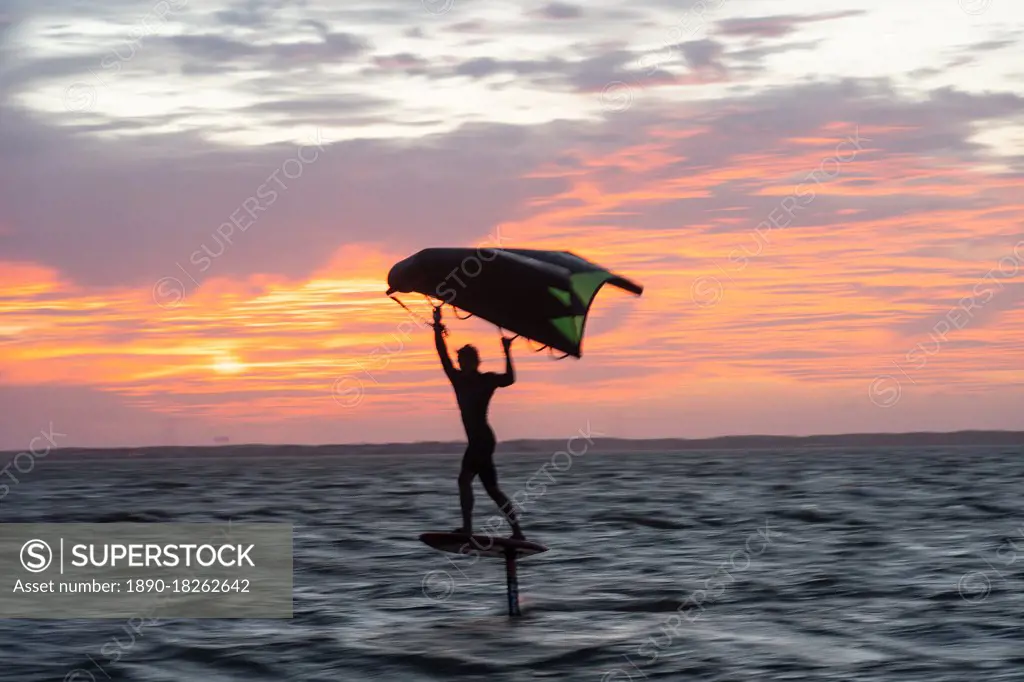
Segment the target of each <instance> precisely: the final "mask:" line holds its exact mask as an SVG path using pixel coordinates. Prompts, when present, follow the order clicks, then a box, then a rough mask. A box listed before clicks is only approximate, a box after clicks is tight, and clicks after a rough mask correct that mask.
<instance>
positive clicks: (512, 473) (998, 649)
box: [0, 448, 1024, 682]
mask: <svg viewBox="0 0 1024 682" xmlns="http://www.w3.org/2000/svg"><path fill="white" fill-rule="evenodd" d="M265 452H266V451H263V452H262V453H261V454H265ZM549 461H550V457H549V456H535V455H530V456H525V455H524V456H504V457H502V458H501V461H500V463H499V466H500V470H501V475H502V486H503V487H504V488H505V490H506V492H507V493H509V494H510V495H511V494H513V493H514V492H516V491H521V490H524V489H525V488H526V484H527V480H529V479H530V478H531V477H533V481H534V483H533V484H531V486H530V490H531V491H532V493H533V494H532V495H531V496H530V497H529V498H526V499H525V500H524V498H523V497H522V495H520V497H519V499H520V500H521V501H524V507H525V512H524V530H525V531H526V534H527V536H528V537H530V538H531V539H535V540H537V541H539V542H542V543H544V544H546V545H548V546H549V547H550V548H551V549H550V551H549V552H547V553H546V554H542V555H538V556H535V557H530V558H528V559H525V560H523V561H522V563H521V564H520V589H521V591H522V605H523V610H524V616H523V617H522V618H521V619H518V620H510V619H509V618H508V617H507V616H506V613H505V602H504V597H505V577H504V567H503V565H502V564H501V562H500V561H497V560H491V559H486V560H478V561H476V562H474V561H473V560H472V559H467V558H461V557H455V558H454V560H451V561H450V560H449V555H445V554H441V553H439V552H436V551H434V550H432V549H430V548H428V547H426V546H424V545H422V544H421V543H420V542H419V541H418V540H417V536H418V535H419V534H420V533H422V532H424V531H427V530H450V529H451V528H454V527H455V526H457V525H459V516H458V499H457V493H456V486H455V480H454V479H455V476H456V473H457V469H458V458H457V457H446V456H422V457H404V458H396V457H368V456H364V457H350V458H316V459H313V458H308V459H295V458H294V457H292V456H288V455H286V454H282V455H281V456H280V457H273V456H272V457H261V458H260V459H244V460H242V459H230V460H228V459H219V460H198V459H178V460H175V461H145V460H133V461H110V462H100V463H95V462H93V463H88V464H85V465H83V464H77V465H73V464H65V463H59V462H56V461H52V462H46V461H43V460H40V461H39V462H38V463H37V466H36V468H35V470H34V471H33V472H32V474H31V476H28V477H26V478H25V480H23V481H22V482H21V483H20V484H19V485H18V486H16V487H15V488H14V489H13V490H12V491H11V493H10V494H9V495H8V496H7V498H6V499H5V500H4V501H3V505H2V507H0V521H3V522H7V523H11V522H93V521H99V522H111V521H140V522H149V521H190V522H197V521H225V520H227V519H232V520H233V521H263V522H266V521H277V522H287V523H292V524H294V546H295V557H294V566H295V575H294V580H295V593H294V598H295V617H294V618H293V619H292V620H279V621H274V620H259V621H251V620H250V621H246V620H219V621H214V620H208V621H202V620H168V621H165V622H160V623H157V624H154V625H152V626H150V627H147V628H145V629H143V630H142V631H141V633H140V634H138V635H134V636H129V634H127V631H126V629H125V624H124V623H123V622H121V621H115V620H110V621H29V620H18V621H14V620H8V621H0V651H2V652H3V656H2V662H0V680H10V681H12V682H15V681H16V682H35V681H43V680H47V681H50V680H53V681H59V680H68V681H69V682H71V681H74V682H91V679H95V680H134V681H138V682H165V681H166V682H171V681H174V682H221V681H227V680H245V681H246V682H262V681H268V682H269V681H272V680H273V681H278V680H297V681H298V680H301V681H303V682H315V681H320V680H324V681H326V680H330V681H331V682H335V681H339V680H341V681H345V682H349V681H351V682H357V681H359V680H395V681H396V682H417V681H420V680H451V679H466V680H488V682H503V681H506V680H508V681H513V680H530V679H554V680H593V681H595V682H597V681H598V680H602V679H604V680H608V681H611V680H620V681H626V680H630V679H632V680H637V681H638V680H643V679H652V680H655V679H660V680H687V681H702V680H709V681H710V680H721V681H723V682H724V681H726V680H729V681H734V680H758V681H766V680H835V681H844V682H846V681H856V680H886V681H897V680H899V681H912V680H927V681H928V682H941V681H945V680H949V681H950V682H968V681H971V682H973V681H975V680H985V681H994V680H1024V626H1022V619H1024V616H1022V614H1024V597H1022V596H1021V595H1022V591H1021V588H1022V586H1024V557H1022V558H1021V559H1018V558H1017V552H1016V551H1015V550H1016V548H1017V547H1020V548H1021V551H1022V553H1024V504H1022V501H1021V500H1022V484H1024V452H1022V451H1020V450H1013V449H993V448H987V449H985V448H979V449H958V450H936V449H918V450H906V451H899V452H897V451H892V450H889V451H881V450H863V451H852V450H845V451H844V450H807V451H800V452H756V453H744V452H714V453H710V452H706V453H683V454H643V455H628V454H615V453H600V452H594V451H591V452H589V453H587V454H586V455H584V456H581V457H577V458H574V459H571V460H566V459H565V458H560V459H557V460H556V463H557V466H558V467H560V468H562V469H565V470H563V471H559V470H558V469H556V468H555V467H554V466H551V465H550V464H549V465H548V467H547V469H546V470H545V471H546V472H547V474H545V473H540V474H539V475H537V474H538V472H539V470H540V469H541V467H542V465H544V464H545V463H546V462H549ZM539 482H543V483H544V485H545V486H546V489H543V490H542V489H541V488H540V487H539ZM477 510H478V519H479V523H483V521H484V519H486V518H487V517H488V516H491V515H492V514H493V513H494V507H493V504H492V503H491V502H490V500H489V499H488V498H486V496H485V495H484V494H483V493H482V491H478V494H477ZM1015 543H1016V544H1015ZM697 603H699V606H696V604H697ZM114 640H116V641H118V642H119V648H118V649H117V650H118V651H120V652H121V653H120V660H117V661H111V660H110V658H111V657H110V656H105V655H104V653H103V652H104V651H106V652H108V653H109V651H111V648H110V647H107V648H106V649H104V645H107V644H108V643H110V642H112V641H114ZM73 670H78V671H79V672H77V673H75V674H73V675H69V673H70V672H71V671H73Z"/></svg>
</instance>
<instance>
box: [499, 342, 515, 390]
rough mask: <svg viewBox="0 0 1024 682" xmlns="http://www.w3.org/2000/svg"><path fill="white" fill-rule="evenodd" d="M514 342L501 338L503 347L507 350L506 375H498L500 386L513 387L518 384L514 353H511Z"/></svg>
mask: <svg viewBox="0 0 1024 682" xmlns="http://www.w3.org/2000/svg"><path fill="white" fill-rule="evenodd" d="M514 340H515V339H509V338H505V337H504V336H503V337H501V347H502V348H504V349H505V373H504V374H499V375H498V386H511V385H512V384H514V383H516V371H515V369H514V368H513V367H512V353H511V352H510V351H509V349H510V348H511V346H512V341H514Z"/></svg>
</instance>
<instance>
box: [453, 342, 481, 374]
mask: <svg viewBox="0 0 1024 682" xmlns="http://www.w3.org/2000/svg"><path fill="white" fill-rule="evenodd" d="M458 358H459V369H461V370H462V371H464V372H475V371H477V370H478V369H479V368H480V353H478V352H477V350H476V348H475V347H474V346H470V345H465V346H463V347H462V348H460V349H459V351H458Z"/></svg>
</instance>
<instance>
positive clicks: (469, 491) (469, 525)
mask: <svg viewBox="0 0 1024 682" xmlns="http://www.w3.org/2000/svg"><path fill="white" fill-rule="evenodd" d="M475 477H476V476H475V474H474V473H473V472H472V471H470V470H469V469H467V468H466V467H463V469H462V472H461V473H460V474H459V504H460V505H461V506H462V528H460V529H458V530H457V531H456V532H457V533H465V534H466V535H472V534H473V479H474V478H475Z"/></svg>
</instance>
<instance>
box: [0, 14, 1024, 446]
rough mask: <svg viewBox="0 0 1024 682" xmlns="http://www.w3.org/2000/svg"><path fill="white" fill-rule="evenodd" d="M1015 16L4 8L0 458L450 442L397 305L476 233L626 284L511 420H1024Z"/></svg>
mask: <svg viewBox="0 0 1024 682" xmlns="http://www.w3.org/2000/svg"><path fill="white" fill-rule="evenodd" d="M1022 35H1024V4H1021V3H1020V2H1019V1H1017V2H1014V1H1013V0H959V1H958V0H929V1H928V2H924V1H923V0H861V1H859V2H854V1H850V0H833V1H832V2H829V3H821V2H812V1H811V0H786V2H781V1H776V0H706V1H705V2H702V3H697V4H694V5H692V6H689V7H688V5H687V2H676V1H675V0H672V1H669V0H637V1H636V2H629V3H626V2H608V1H606V0H591V1H590V2H587V3H580V4H576V3H571V2H551V3H548V4H544V3H543V2H529V1H527V2H504V1H491V2H469V1H467V0H424V1H421V0H401V1H399V0H373V1H372V2H363V1H362V0H350V1H347V2H328V1H327V0H319V1H315V0H309V1H307V2H294V1H291V2H285V1H283V0H266V1H261V0H248V1H246V2H219V1H218V0H203V1H202V2H200V1H199V0H187V1H186V0H162V1H160V2H151V1H150V0H146V1H145V2H129V1H128V0H105V1H104V2H100V3H85V2H76V1H74V0H3V2H2V4H0V448H4V449H19V448H24V447H27V446H28V444H29V442H30V441H31V440H32V439H33V438H34V437H35V436H37V435H39V432H40V431H41V430H42V431H46V430H48V429H50V428H52V429H53V430H54V431H55V432H57V433H59V434H62V435H61V436H59V438H58V444H59V445H86V446H102V445H127V446H144V445H152V444H180V445H185V444H210V443H213V442H214V439H216V438H222V439H223V438H227V439H230V441H231V442H233V443H238V442H268V443H333V442H381V441H413V440H432V439H445V440H447V439H459V438H461V437H462V433H461V425H460V422H459V419H458V414H457V412H456V408H455V401H454V398H453V395H452V392H451V388H450V387H449V386H448V384H447V383H446V380H445V377H444V375H443V374H442V372H441V370H440V367H439V365H438V362H437V358H436V354H435V353H434V349H433V345H432V336H431V332H430V330H429V329H428V328H426V327H415V328H413V326H412V324H410V320H411V318H410V316H409V315H408V314H406V313H405V311H403V310H402V308H400V307H399V306H398V305H396V304H395V303H394V302H393V301H391V300H390V299H388V298H387V297H386V296H385V295H384V291H385V289H386V288H387V283H386V276H387V272H388V270H389V268H390V266H391V265H392V264H393V263H395V262H396V261H398V260H400V259H402V258H405V257H406V256H408V255H410V254H412V253H414V252H415V251H418V250H419V249H422V248H426V247H431V246H473V245H490V246H506V247H520V248H545V249H560V250H570V251H573V252H575V253H577V254H579V255H581V256H583V257H585V258H588V259H591V260H593V261H595V262H597V263H600V264H601V265H604V266H606V267H608V268H609V269H612V270H614V271H616V272H619V273H621V274H622V275H624V276H626V277H629V278H631V279H633V280H635V281H637V282H639V283H641V284H642V285H643V286H644V287H645V291H644V294H643V296H642V297H639V298H637V297H634V296H632V295H631V294H628V293H625V292H622V291H619V290H616V289H613V288H610V287H609V288H606V289H604V290H602V291H601V292H600V293H599V294H598V297H597V301H596V303H595V304H594V307H593V309H592V310H591V314H590V319H589V322H588V327H587V335H586V338H585V340H584V344H583V348H584V350H583V357H582V359H579V360H576V359H572V358H569V359H565V360H561V361H555V360H554V359H552V358H551V357H550V356H548V354H546V353H536V354H535V353H532V352H531V350H530V348H529V346H528V345H527V343H526V342H525V341H523V340H522V339H520V340H517V341H516V342H515V343H514V345H513V354H514V358H515V360H516V362H517V370H518V378H519V382H518V383H517V384H516V385H515V386H513V387H512V388H509V389H505V390H503V391H501V392H499V394H498V395H497V396H496V398H495V401H494V404H493V406H492V410H491V413H492V423H493V424H494V428H495V431H496V433H497V434H498V437H499V439H501V438H522V437H551V438H559V437H563V436H564V437H568V436H571V435H573V434H574V433H576V432H577V431H578V430H579V429H581V428H584V429H585V428H587V425H588V424H589V425H590V426H589V428H590V429H591V430H592V431H593V432H595V433H600V434H605V435H609V436H617V437H630V438H638V437H668V436H679V437H705V436H714V435H725V434H749V433H765V434H812V433H841V432H862V431H916V430H942V431H945V430H955V429H965V428H998V429H1024V285H1022V283H1024V94H1022V93H1024V60H1022V59H1021V55H1022V54H1024V39H1022V38H1021V36H1022ZM218 230H220V233H218ZM224 235H227V237H226V239H225V237H224ZM227 240H230V242H229V241H227ZM404 300H407V302H408V303H409V305H410V306H411V307H413V308H414V310H416V311H417V313H418V314H420V315H422V316H423V317H428V316H429V307H428V306H427V304H426V302H425V301H424V300H423V298H422V297H417V296H406V297H405V299H404ZM447 314H448V315H449V317H450V313H447ZM448 322H449V327H450V329H451V336H450V337H449V343H450V344H451V347H452V350H453V351H454V349H455V347H457V345H461V344H463V343H467V342H472V343H475V344H477V345H478V346H479V348H480V349H481V353H482V355H483V358H484V366H483V369H485V370H488V369H490V370H500V368H501V365H500V350H501V347H500V343H499V334H498V331H497V330H496V329H495V328H494V327H493V326H490V325H488V324H486V323H484V322H481V321H479V320H477V319H470V320H466V321H459V320H454V319H450V320H448Z"/></svg>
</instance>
